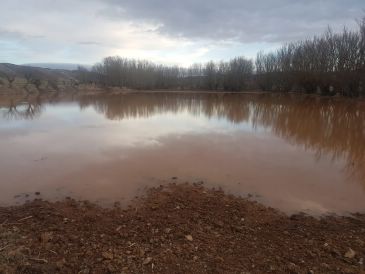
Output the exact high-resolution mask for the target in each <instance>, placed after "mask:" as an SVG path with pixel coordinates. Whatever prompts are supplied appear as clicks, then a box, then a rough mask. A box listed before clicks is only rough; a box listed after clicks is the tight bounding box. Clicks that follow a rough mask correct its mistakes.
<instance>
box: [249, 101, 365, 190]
mask: <svg viewBox="0 0 365 274" xmlns="http://www.w3.org/2000/svg"><path fill="white" fill-rule="evenodd" d="M252 121H253V124H254V125H259V126H263V127H267V128H270V129H271V130H272V131H273V132H274V133H275V134H276V135H278V136H279V137H281V138H284V139H286V140H288V141H289V142H293V143H294V144H296V145H303V146H304V147H305V148H306V149H311V150H314V151H315V152H316V156H317V157H318V158H320V157H321V156H330V157H332V159H333V160H340V159H345V161H346V169H347V171H349V174H351V175H356V176H360V177H361V180H362V181H363V182H364V183H365V102H359V101H353V100H347V99H336V98H313V97H307V96H298V95H295V96H293V97H291V96H287V95H286V96H259V97H258V98H257V100H256V102H255V104H254V108H253V112H252Z"/></svg>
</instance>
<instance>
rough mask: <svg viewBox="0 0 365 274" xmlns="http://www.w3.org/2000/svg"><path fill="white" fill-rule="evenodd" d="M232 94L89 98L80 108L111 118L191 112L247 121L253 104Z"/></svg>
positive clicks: (141, 95)
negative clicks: (86, 108) (90, 108)
mask: <svg viewBox="0 0 365 274" xmlns="http://www.w3.org/2000/svg"><path fill="white" fill-rule="evenodd" d="M232 98H233V96H230V95H229V94H209V95H207V94H183V93H176V94H172V93H170V94H169V93H151V94H142V93H141V94H128V95H118V96H85V97H81V98H80V101H79V103H80V107H81V108H85V107H88V106H90V105H92V106H93V107H94V108H95V109H96V110H97V111H98V112H101V113H103V114H104V115H105V116H106V117H107V118H108V119H112V120H121V119H130V118H138V117H150V116H153V115H156V114H162V113H167V112H172V113H179V112H188V113H190V114H193V115H195V116H200V115H204V116H206V117H208V118H213V117H219V118H226V119H227V120H230V121H232V122H236V123H238V122H242V121H247V120H248V118H249V101H247V100H237V99H238V98H237V97H234V98H235V100H232Z"/></svg>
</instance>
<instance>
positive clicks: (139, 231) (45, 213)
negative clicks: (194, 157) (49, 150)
mask: <svg viewBox="0 0 365 274" xmlns="http://www.w3.org/2000/svg"><path fill="white" fill-rule="evenodd" d="M364 243H365V216H364V215H360V214H356V215H353V216H352V217H335V216H328V217H323V218H321V219H316V218H313V217H310V216H305V215H293V216H286V215H284V214H282V213H280V212H278V211H276V210H274V209H272V208H267V207H264V206H262V205H260V204H258V203H256V202H253V201H251V200H250V199H249V198H247V199H245V198H238V197H233V196H228V195H226V194H224V193H223V192H222V191H219V190H208V189H205V188H204V187H203V186H201V185H190V184H182V185H175V184H171V185H169V186H166V187H160V188H154V189H151V190H149V192H148V194H147V195H146V196H145V197H143V198H138V199H136V200H135V201H134V202H133V203H132V204H131V205H130V206H129V207H128V208H120V207H119V206H118V205H115V207H114V208H109V209H105V208H101V207H99V206H97V205H94V204H91V203H89V202H76V201H74V200H72V199H67V200H65V201H63V202H55V203H50V202H46V201H40V200H35V201H33V202H30V203H27V204H25V205H22V206H16V207H7V208H0V273H83V274H86V273H306V274H307V273H365V272H364V271H363V263H364V258H365V244H364Z"/></svg>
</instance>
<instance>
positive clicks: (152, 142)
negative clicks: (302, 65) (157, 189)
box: [0, 93, 365, 214]
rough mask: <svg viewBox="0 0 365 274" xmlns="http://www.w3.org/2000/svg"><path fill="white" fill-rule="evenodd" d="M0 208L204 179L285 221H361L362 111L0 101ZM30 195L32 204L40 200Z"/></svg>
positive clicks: (259, 98) (185, 97)
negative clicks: (326, 216)
mask: <svg viewBox="0 0 365 274" xmlns="http://www.w3.org/2000/svg"><path fill="white" fill-rule="evenodd" d="M0 174H1V181H0V182H1V183H0V184H1V192H0V204H1V205H9V204H17V203H22V202H24V201H26V200H30V199H33V198H35V197H41V198H44V199H50V200H56V199H63V198H65V197H67V196H70V197H74V198H77V199H88V200H91V201H96V202H99V203H102V204H112V203H113V202H115V201H120V202H122V203H124V202H128V201H129V200H130V199H131V198H133V197H134V196H135V195H140V194H143V191H144V189H145V188H146V187H149V186H158V185H161V184H167V183H170V182H204V184H205V185H206V186H208V187H221V188H222V189H223V190H224V191H226V192H228V193H232V194H235V195H242V196H249V197H251V199H255V200H258V201H260V202H262V203H264V204H265V205H269V206H272V207H274V208H278V209H280V210H282V211H284V212H288V213H291V212H296V211H305V212H308V213H313V214H320V213H326V212H335V213H338V214H344V213H348V212H365V103H364V102H363V101H353V100H350V99H336V98H318V97H309V96H301V95H297V94H296V95H271V94H217V93H211V94H204V93H200V94H199V93H197V94H194V93H132V94H118V95H101V94H96V95H73V96H71V95H68V96H65V95H64V96H60V95H53V96H47V97H36V96H35V97H6V96H3V97H0ZM37 192H39V195H37V194H38V193H37Z"/></svg>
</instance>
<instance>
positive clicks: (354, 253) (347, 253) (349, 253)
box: [345, 248, 356, 259]
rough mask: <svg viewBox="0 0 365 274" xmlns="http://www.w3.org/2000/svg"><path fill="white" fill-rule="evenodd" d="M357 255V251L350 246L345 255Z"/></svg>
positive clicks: (351, 256) (350, 257)
mask: <svg viewBox="0 0 365 274" xmlns="http://www.w3.org/2000/svg"><path fill="white" fill-rule="evenodd" d="M355 255H356V252H355V251H353V250H352V249H351V248H349V250H347V252H346V253H345V257H346V258H349V259H352V258H354V257H355Z"/></svg>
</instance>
